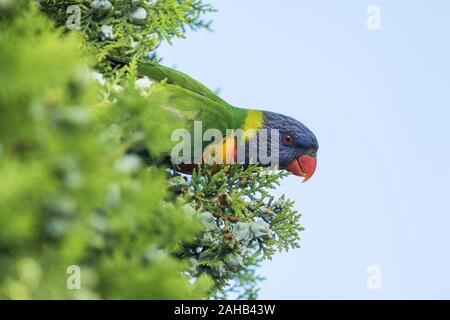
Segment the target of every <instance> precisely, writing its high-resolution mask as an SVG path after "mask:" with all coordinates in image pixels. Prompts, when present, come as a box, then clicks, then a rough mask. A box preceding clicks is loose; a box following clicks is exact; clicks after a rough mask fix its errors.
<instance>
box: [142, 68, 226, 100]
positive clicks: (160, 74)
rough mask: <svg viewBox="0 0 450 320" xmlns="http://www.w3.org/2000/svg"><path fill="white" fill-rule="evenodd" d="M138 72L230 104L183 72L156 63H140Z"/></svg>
mask: <svg viewBox="0 0 450 320" xmlns="http://www.w3.org/2000/svg"><path fill="white" fill-rule="evenodd" d="M138 72H139V74H141V75H143V76H147V77H149V78H150V79H153V80H156V81H163V80H166V81H167V83H169V84H173V85H176V86H179V87H181V88H184V89H186V90H189V91H192V92H195V93H196V94H198V95H201V96H204V97H206V98H209V99H210V100H212V101H214V102H217V103H221V104H224V105H228V106H230V104H228V103H227V102H226V101H225V100H223V99H221V98H220V97H219V96H218V95H217V94H216V93H214V92H213V91H211V90H210V89H208V88H207V87H205V86H204V85H203V84H201V83H200V82H198V81H197V80H195V79H193V78H191V77H190V76H188V75H187V74H185V73H183V72H180V71H177V70H174V69H171V68H168V67H164V66H160V65H157V64H154V63H141V64H139V66H138Z"/></svg>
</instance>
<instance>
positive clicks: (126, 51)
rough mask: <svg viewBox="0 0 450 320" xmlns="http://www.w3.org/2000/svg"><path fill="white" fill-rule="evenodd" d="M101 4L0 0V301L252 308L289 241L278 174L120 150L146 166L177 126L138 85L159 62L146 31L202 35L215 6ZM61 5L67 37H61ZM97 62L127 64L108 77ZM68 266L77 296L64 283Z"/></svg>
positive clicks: (173, 0) (293, 225) (188, 1)
mask: <svg viewBox="0 0 450 320" xmlns="http://www.w3.org/2000/svg"><path fill="white" fill-rule="evenodd" d="M99 2H102V5H101V6H100V7H95V6H96V5H97V6H98V5H100V4H99ZM106 2H108V1H106ZM106 2H105V1H96V0H92V1H81V0H79V1H73V0H72V1H64V0H63V1H56V0H41V1H39V6H37V5H35V3H36V2H35V1H31V0H30V1H27V0H21V1H12V0H0V88H2V89H1V90H0V177H1V183H0V298H6V299H28V298H31V299H43V298H50V299H62V298H68V299H78V298H86V299H96V298H99V299H116V298H117V299H119V298H125V299H127V298H137V299H201V298H208V297H212V298H225V297H227V296H229V294H230V293H231V294H233V297H238V298H250V299H253V298H256V296H257V291H258V289H257V284H258V282H259V281H260V280H261V277H260V276H258V275H257V273H256V270H257V267H258V266H259V264H260V263H261V262H262V261H263V260H264V259H271V258H272V257H273V255H274V254H275V252H277V251H281V250H288V249H289V248H296V247H298V245H299V236H298V232H299V231H300V230H302V228H301V226H300V225H299V222H298V220H299V217H300V216H299V214H297V212H295V211H294V210H293V202H292V201H290V200H286V199H284V197H282V198H281V199H275V198H274V197H273V196H272V195H271V194H270V190H271V189H274V188H275V187H277V186H278V185H279V181H280V179H281V178H282V177H283V176H284V174H282V173H277V174H266V173H265V172H264V171H263V170H262V169H261V168H258V167H249V168H243V167H240V166H229V167H224V168H221V169H220V168H219V169H217V168H209V167H203V168H200V169H199V170H198V171H197V172H195V173H194V175H193V176H192V177H185V176H183V175H180V174H178V173H176V171H174V170H167V169H164V168H162V167H160V166H155V165H152V166H147V165H146V164H145V163H144V162H143V160H142V159H141V158H139V157H137V156H136V155H134V154H129V153H127V150H129V148H130V147H133V146H136V145H144V146H146V147H147V148H150V149H151V151H152V155H153V156H156V157H157V156H158V155H159V153H160V152H161V151H162V150H167V147H168V145H169V144H170V143H171V141H170V134H171V132H172V130H173V129H174V128H177V127H180V126H182V125H183V124H180V123H174V121H173V120H171V118H170V115H168V114H167V113H166V111H165V110H163V108H161V107H160V106H158V104H157V103H156V102H155V101H153V100H152V99H149V96H148V95H147V92H146V90H147V89H143V88H142V87H139V86H137V85H136V81H137V80H138V79H137V76H136V65H137V62H138V61H141V60H143V59H149V57H148V52H149V51H151V52H152V54H151V56H150V59H153V60H157V59H156V56H155V55H154V51H152V50H154V49H155V47H156V44H155V43H154V42H153V41H154V40H155V39H156V38H154V37H153V38H152V35H154V34H155V33H156V34H157V35H158V37H161V39H165V40H167V41H170V39H172V38H173V37H184V31H185V28H186V27H191V28H194V29H196V28H200V27H208V26H209V23H206V22H204V21H203V20H202V15H203V14H204V13H207V12H211V11H213V9H212V8H211V7H210V6H208V5H205V4H203V3H202V2H201V1H194V0H185V1H181V0H159V1H146V0H142V1H135V0H115V1H109V3H110V4H111V7H109V5H108V4H107V3H106ZM94 3H96V5H94ZM70 5H78V6H79V7H80V8H81V17H82V19H81V27H80V28H81V30H79V31H76V30H73V31H71V32H69V29H68V28H67V27H66V21H67V18H68V17H67V16H68V14H67V11H66V10H67V7H68V6H70ZM136 7H142V8H143V9H144V10H146V12H147V14H148V16H147V19H146V21H134V20H133V17H132V14H133V12H134V10H135V9H136ZM102 10H103V11H102ZM42 12H43V13H44V14H42ZM48 17H50V18H51V19H48ZM104 25H106V26H112V27H113V35H114V37H113V38H112V39H111V38H107V37H104V35H103V36H102V26H104ZM149 37H150V38H149ZM158 41H159V40H158ZM133 42H136V43H135V45H133V46H132V43H133ZM107 55H113V56H116V57H119V58H121V59H126V60H130V61H131V62H130V64H129V65H128V66H126V67H124V68H121V69H114V68H112V67H111V66H110V65H109V64H108V63H107V61H106V60H105V57H106V56H107ZM92 69H95V70H97V72H100V73H94V74H93V73H92ZM93 75H94V77H95V78H96V80H97V81H95V80H93V79H92V77H93ZM150 90H151V89H150ZM70 266H78V267H79V268H80V270H81V289H79V290H77V289H75V290H71V289H69V288H68V287H67V285H66V281H67V279H68V277H70V276H71V274H68V271H69V272H70V270H72V269H71V268H70Z"/></svg>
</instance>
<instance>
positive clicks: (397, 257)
mask: <svg viewBox="0 0 450 320" xmlns="http://www.w3.org/2000/svg"><path fill="white" fill-rule="evenodd" d="M209 2H210V3H212V4H213V5H214V6H215V7H216V8H217V9H218V10H219V11H218V12H217V13H215V14H212V15H211V18H212V19H213V21H214V23H213V29H214V32H212V33H210V32H207V31H200V32H196V33H194V32H191V33H189V34H188V39H187V40H177V41H175V45H174V46H173V47H171V46H169V45H167V44H163V45H162V46H161V48H160V49H159V50H158V51H159V54H160V55H161V56H163V57H164V64H166V65H168V66H176V67H177V68H178V69H180V70H182V71H184V72H186V73H188V74H189V75H191V76H193V77H194V78H196V79H197V80H199V81H201V82H203V83H204V84H205V85H207V86H209V87H210V88H212V89H217V88H220V89H221V96H222V97H223V98H225V99H226V100H227V101H229V102H230V103H232V104H234V105H236V106H240V107H248V108H261V109H265V110H270V111H275V112H280V113H283V114H287V115H290V116H293V117H294V118H296V119H298V120H300V121H302V122H303V123H305V124H306V125H307V126H308V127H310V128H311V129H312V130H313V131H314V132H315V133H316V135H317V137H318V139H319V143H320V150H319V165H318V169H317V171H316V174H315V176H314V177H313V179H312V180H311V181H310V182H308V183H306V184H301V183H300V180H299V179H298V177H293V176H292V177H289V178H286V179H285V180H284V183H283V186H282V187H281V188H280V189H279V190H277V191H276V193H277V194H282V193H285V194H286V195H287V196H288V197H290V198H291V199H294V200H295V201H296V207H297V209H298V210H299V211H301V212H302V214H303V217H302V223H303V225H304V226H305V228H306V230H305V231H304V232H302V241H301V245H302V248H300V249H297V250H293V251H290V252H288V253H283V254H278V255H276V256H275V257H274V259H273V260H272V261H269V262H267V263H265V264H264V265H263V267H262V268H261V269H260V273H261V274H262V275H264V276H265V277H267V280H266V281H264V282H263V283H262V284H261V288H262V290H261V293H260V298H261V299H310V298H325V299H326V298H342V299H348V298H356V299H379V298H388V299H393V298H395V299H407V298H424V299H429V298H437V299H441V298H446V299H450V231H449V230H450V192H449V189H450V188H449V183H450V169H449V166H450V142H449V139H450V129H449V123H450V61H449V59H450V19H449V16H450V2H448V1H444V0H440V1H438V0H435V1H425V0H420V1H419V0H416V1H414V0H409V1H407V0H396V1H387V0H385V1H381V0H380V1H378V0H373V1H363V0H360V1H350V0H340V1H332V0H328V1H324V0H308V1H306V0H305V1H300V0H280V1H267V0H244V1H242V0H241V1H237V0H222V1H209ZM369 5H378V6H379V8H380V9H381V29H380V30H369V29H368V28H367V26H366V20H367V18H368V14H367V13H366V9H367V7H368V6H369ZM370 265H376V266H378V267H379V270H380V277H379V279H380V282H379V283H380V288H379V289H376V290H369V289H368V287H367V285H366V283H367V279H368V274H367V272H366V271H367V268H368V266H370Z"/></svg>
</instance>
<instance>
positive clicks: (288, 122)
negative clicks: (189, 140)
mask: <svg viewBox="0 0 450 320" xmlns="http://www.w3.org/2000/svg"><path fill="white" fill-rule="evenodd" d="M110 60H111V61H113V62H114V63H116V64H117V63H119V64H123V62H121V61H119V60H117V59H115V58H111V59H110ZM138 73H139V76H142V77H148V78H149V79H151V80H153V81H156V82H159V85H157V86H154V87H153V88H152V90H151V94H150V96H149V99H154V100H156V101H157V102H158V105H161V106H162V107H164V108H167V109H168V110H169V111H171V112H172V113H173V114H175V115H176V116H178V117H179V118H182V119H183V120H184V121H185V123H186V124H187V129H188V130H189V132H190V133H192V134H193V135H194V121H201V123H202V129H203V132H204V131H205V130H207V129H218V130H219V131H220V132H221V133H222V134H223V136H224V139H223V141H219V142H217V141H215V142H213V143H211V142H210V141H209V142H208V141H202V142H203V144H202V149H203V151H205V150H208V149H209V150H211V146H212V145H213V146H215V150H220V149H221V147H220V148H217V145H218V144H220V145H222V144H223V145H224V148H223V150H224V153H229V152H231V153H232V155H231V158H232V159H234V160H236V158H237V155H236V153H237V152H236V149H237V147H236V145H237V143H236V142H235V137H233V139H229V134H228V135H227V129H235V130H237V129H242V130H253V131H254V132H256V135H254V136H250V137H246V140H245V145H246V146H248V145H249V144H251V141H252V139H257V140H258V147H264V148H266V149H267V150H266V152H267V153H268V154H269V155H271V153H272V149H273V148H271V147H270V146H271V145H272V144H271V143H272V142H277V143H278V148H277V149H278V150H276V151H274V152H278V153H277V156H278V157H277V158H278V162H279V163H277V165H278V168H279V169H284V170H287V171H289V172H291V173H292V174H294V175H296V176H301V177H303V178H304V181H307V180H309V179H310V178H311V177H312V176H313V174H314V171H315V170H316V166H317V151H318V148H319V145H318V142H317V138H316V136H315V135H314V134H313V133H312V131H311V130H309V129H308V128H307V127H306V126H305V125H304V124H302V123H301V122H299V121H297V120H295V119H293V118H291V117H288V116H285V115H282V114H278V113H274V112H269V111H263V110H255V109H243V108H238V107H234V106H232V105H231V104H229V103H228V102H226V101H224V100H223V99H222V98H220V97H219V96H218V95H217V94H216V93H214V92H213V91H211V90H210V89H208V88H207V87H205V86H204V85H202V84H201V83H200V82H198V81H196V80H194V79H192V78H191V77H190V76H188V75H186V74H185V73H182V72H180V71H177V70H174V69H171V68H168V67H164V66H161V65H157V64H154V63H150V62H148V63H140V64H139V65H138ZM270 130H278V133H279V134H278V135H277V137H275V136H274V135H273V134H271V132H272V131H270ZM263 131H266V132H269V133H268V135H267V140H268V141H267V144H265V145H264V146H259V140H261V137H260V135H259V133H260V132H263ZM272 138H274V139H275V138H276V139H277V141H272ZM230 141H231V142H232V143H231V148H230V145H227V148H225V143H229V142H230ZM233 143H234V145H233ZM169 152H170V151H169V150H168V153H169ZM223 156H224V157H225V156H229V154H228V155H223ZM260 160H261V159H260V158H259V153H257V159H256V162H257V163H261V161H260ZM249 161H250V158H249V153H248V151H247V152H246V153H245V157H244V161H243V162H244V164H246V163H249ZM263 165H264V166H269V165H273V164H267V163H266V164H263ZM180 168H182V170H183V169H184V170H183V171H189V168H191V167H190V166H186V165H184V166H183V165H180Z"/></svg>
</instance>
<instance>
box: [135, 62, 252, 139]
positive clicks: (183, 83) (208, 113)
mask: <svg viewBox="0 0 450 320" xmlns="http://www.w3.org/2000/svg"><path fill="white" fill-rule="evenodd" d="M138 73H139V75H140V76H147V77H148V78H150V79H153V80H156V81H158V82H159V83H158V84H156V85H154V87H153V88H152V90H151V93H150V96H149V99H152V100H153V101H156V102H157V103H158V105H159V106H161V107H163V108H165V109H167V110H169V111H170V113H171V114H173V115H174V116H175V117H177V118H178V119H179V120H184V121H185V123H186V129H188V130H189V131H190V132H191V134H193V125H194V121H201V122H202V129H203V132H205V131H206V130H207V129H212V128H214V129H219V130H220V131H221V132H222V135H223V136H225V135H226V129H238V128H241V127H242V125H243V124H244V121H245V118H246V115H247V110H245V109H241V108H236V107H233V106H232V105H230V104H229V103H227V102H226V101H224V100H223V99H221V98H220V97H219V96H218V95H217V94H215V93H214V92H213V91H211V90H210V89H208V88H207V87H205V86H204V85H203V84H201V83H200V82H198V81H196V80H194V79H192V78H191V77H190V76H188V75H187V74H185V73H182V72H180V71H177V70H173V69H170V68H167V67H163V66H159V65H156V64H153V63H145V64H140V65H139V66H138ZM207 144H208V142H205V143H204V145H203V147H205V146H206V145H207Z"/></svg>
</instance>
